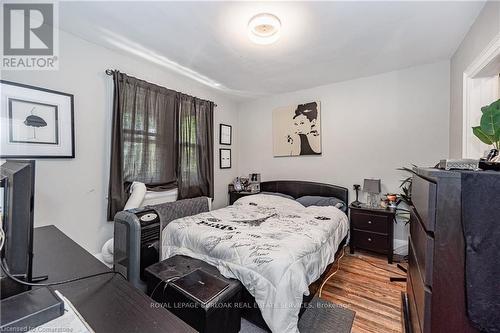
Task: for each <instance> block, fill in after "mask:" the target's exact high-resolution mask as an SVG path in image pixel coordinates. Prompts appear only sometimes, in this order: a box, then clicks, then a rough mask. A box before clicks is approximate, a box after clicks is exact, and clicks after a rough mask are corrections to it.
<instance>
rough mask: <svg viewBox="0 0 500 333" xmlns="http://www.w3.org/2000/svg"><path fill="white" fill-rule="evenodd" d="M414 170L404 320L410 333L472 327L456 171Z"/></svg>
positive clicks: (470, 329) (458, 330)
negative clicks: (469, 317)
mask: <svg viewBox="0 0 500 333" xmlns="http://www.w3.org/2000/svg"><path fill="white" fill-rule="evenodd" d="M416 171H417V175H414V176H413V185H412V186H413V188H412V201H413V207H411V208H410V210H411V217H410V237H409V246H408V247H409V254H408V281H407V304H408V308H407V309H404V311H405V312H409V319H410V320H409V321H410V323H409V325H408V326H409V327H410V330H411V332H413V333H420V332H424V333H429V332H454V333H464V332H477V331H476V330H475V329H474V328H473V327H472V326H471V323H470V321H469V320H468V318H467V314H466V297H465V273H464V267H465V245H464V234H463V229H462V199H461V198H462V194H461V191H462V188H461V174H460V172H454V171H445V170H438V169H423V168H422V169H421V168H419V169H417V170H416ZM405 303H406V302H403V306H404V305H405Z"/></svg>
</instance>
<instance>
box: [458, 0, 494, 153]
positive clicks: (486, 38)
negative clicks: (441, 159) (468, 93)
mask: <svg viewBox="0 0 500 333" xmlns="http://www.w3.org/2000/svg"><path fill="white" fill-rule="evenodd" d="M499 33H500V2H499V1H488V2H487V3H486V4H485V6H484V8H483V10H482V11H481V13H480V14H479V16H478V17H477V19H476V21H474V23H473V25H472V27H471V28H470V30H469V32H468V33H467V35H466V36H465V38H464V40H463V41H462V43H461V44H460V46H459V47H458V49H457V51H456V52H455V54H454V55H453V57H452V58H451V88H450V89H451V95H450V96H451V101H450V105H451V108H450V110H451V111H450V157H452V158H461V157H462V143H463V142H462V139H463V74H464V71H465V70H466V69H467V67H468V66H469V65H470V64H471V63H472V62H473V61H474V60H475V59H476V58H477V57H478V56H479V55H480V54H481V52H482V51H483V50H484V49H485V48H486V47H487V46H488V44H489V43H490V42H491V41H492V40H493V38H495V37H496V36H497V35H498V34H499Z"/></svg>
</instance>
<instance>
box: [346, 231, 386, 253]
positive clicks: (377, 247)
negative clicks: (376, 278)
mask: <svg viewBox="0 0 500 333" xmlns="http://www.w3.org/2000/svg"><path fill="white" fill-rule="evenodd" d="M388 239H389V238H388V236H387V235H383V234H377V233H374V232H367V231H361V230H356V229H354V230H352V231H351V242H352V243H354V245H355V246H356V247H359V248H362V249H365V250H371V251H375V252H380V253H387V252H388V249H389V246H388Z"/></svg>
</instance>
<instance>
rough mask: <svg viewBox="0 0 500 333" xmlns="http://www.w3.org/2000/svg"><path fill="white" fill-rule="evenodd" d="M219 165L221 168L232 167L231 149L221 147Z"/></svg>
mask: <svg viewBox="0 0 500 333" xmlns="http://www.w3.org/2000/svg"><path fill="white" fill-rule="evenodd" d="M219 165H220V168H221V169H231V149H227V148H220V149H219Z"/></svg>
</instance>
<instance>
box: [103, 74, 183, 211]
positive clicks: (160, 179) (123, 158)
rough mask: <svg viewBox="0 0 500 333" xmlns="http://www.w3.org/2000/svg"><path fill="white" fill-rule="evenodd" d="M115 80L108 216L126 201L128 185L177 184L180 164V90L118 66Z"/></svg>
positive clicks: (166, 185) (153, 186) (160, 185)
mask: <svg viewBox="0 0 500 333" xmlns="http://www.w3.org/2000/svg"><path fill="white" fill-rule="evenodd" d="M113 81H114V98H113V120H112V122H113V127H112V139H111V170H110V181H109V192H108V220H109V221H111V220H113V218H114V215H115V214H116V213H117V212H118V211H120V210H122V209H123V207H124V206H125V203H126V201H127V199H128V193H127V187H128V186H127V185H129V184H130V183H132V182H133V181H140V182H143V183H145V184H147V186H148V188H152V189H155V188H165V189H168V188H173V187H175V186H176V185H177V184H176V183H177V170H178V162H177V156H178V152H177V147H178V143H177V137H178V135H177V123H178V119H177V115H178V106H179V97H180V96H179V93H177V92H175V91H173V90H169V89H166V88H163V87H160V86H157V85H154V84H151V83H148V82H146V81H142V80H139V79H136V78H133V77H130V76H127V75H126V74H123V73H120V72H118V71H115V72H113Z"/></svg>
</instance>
